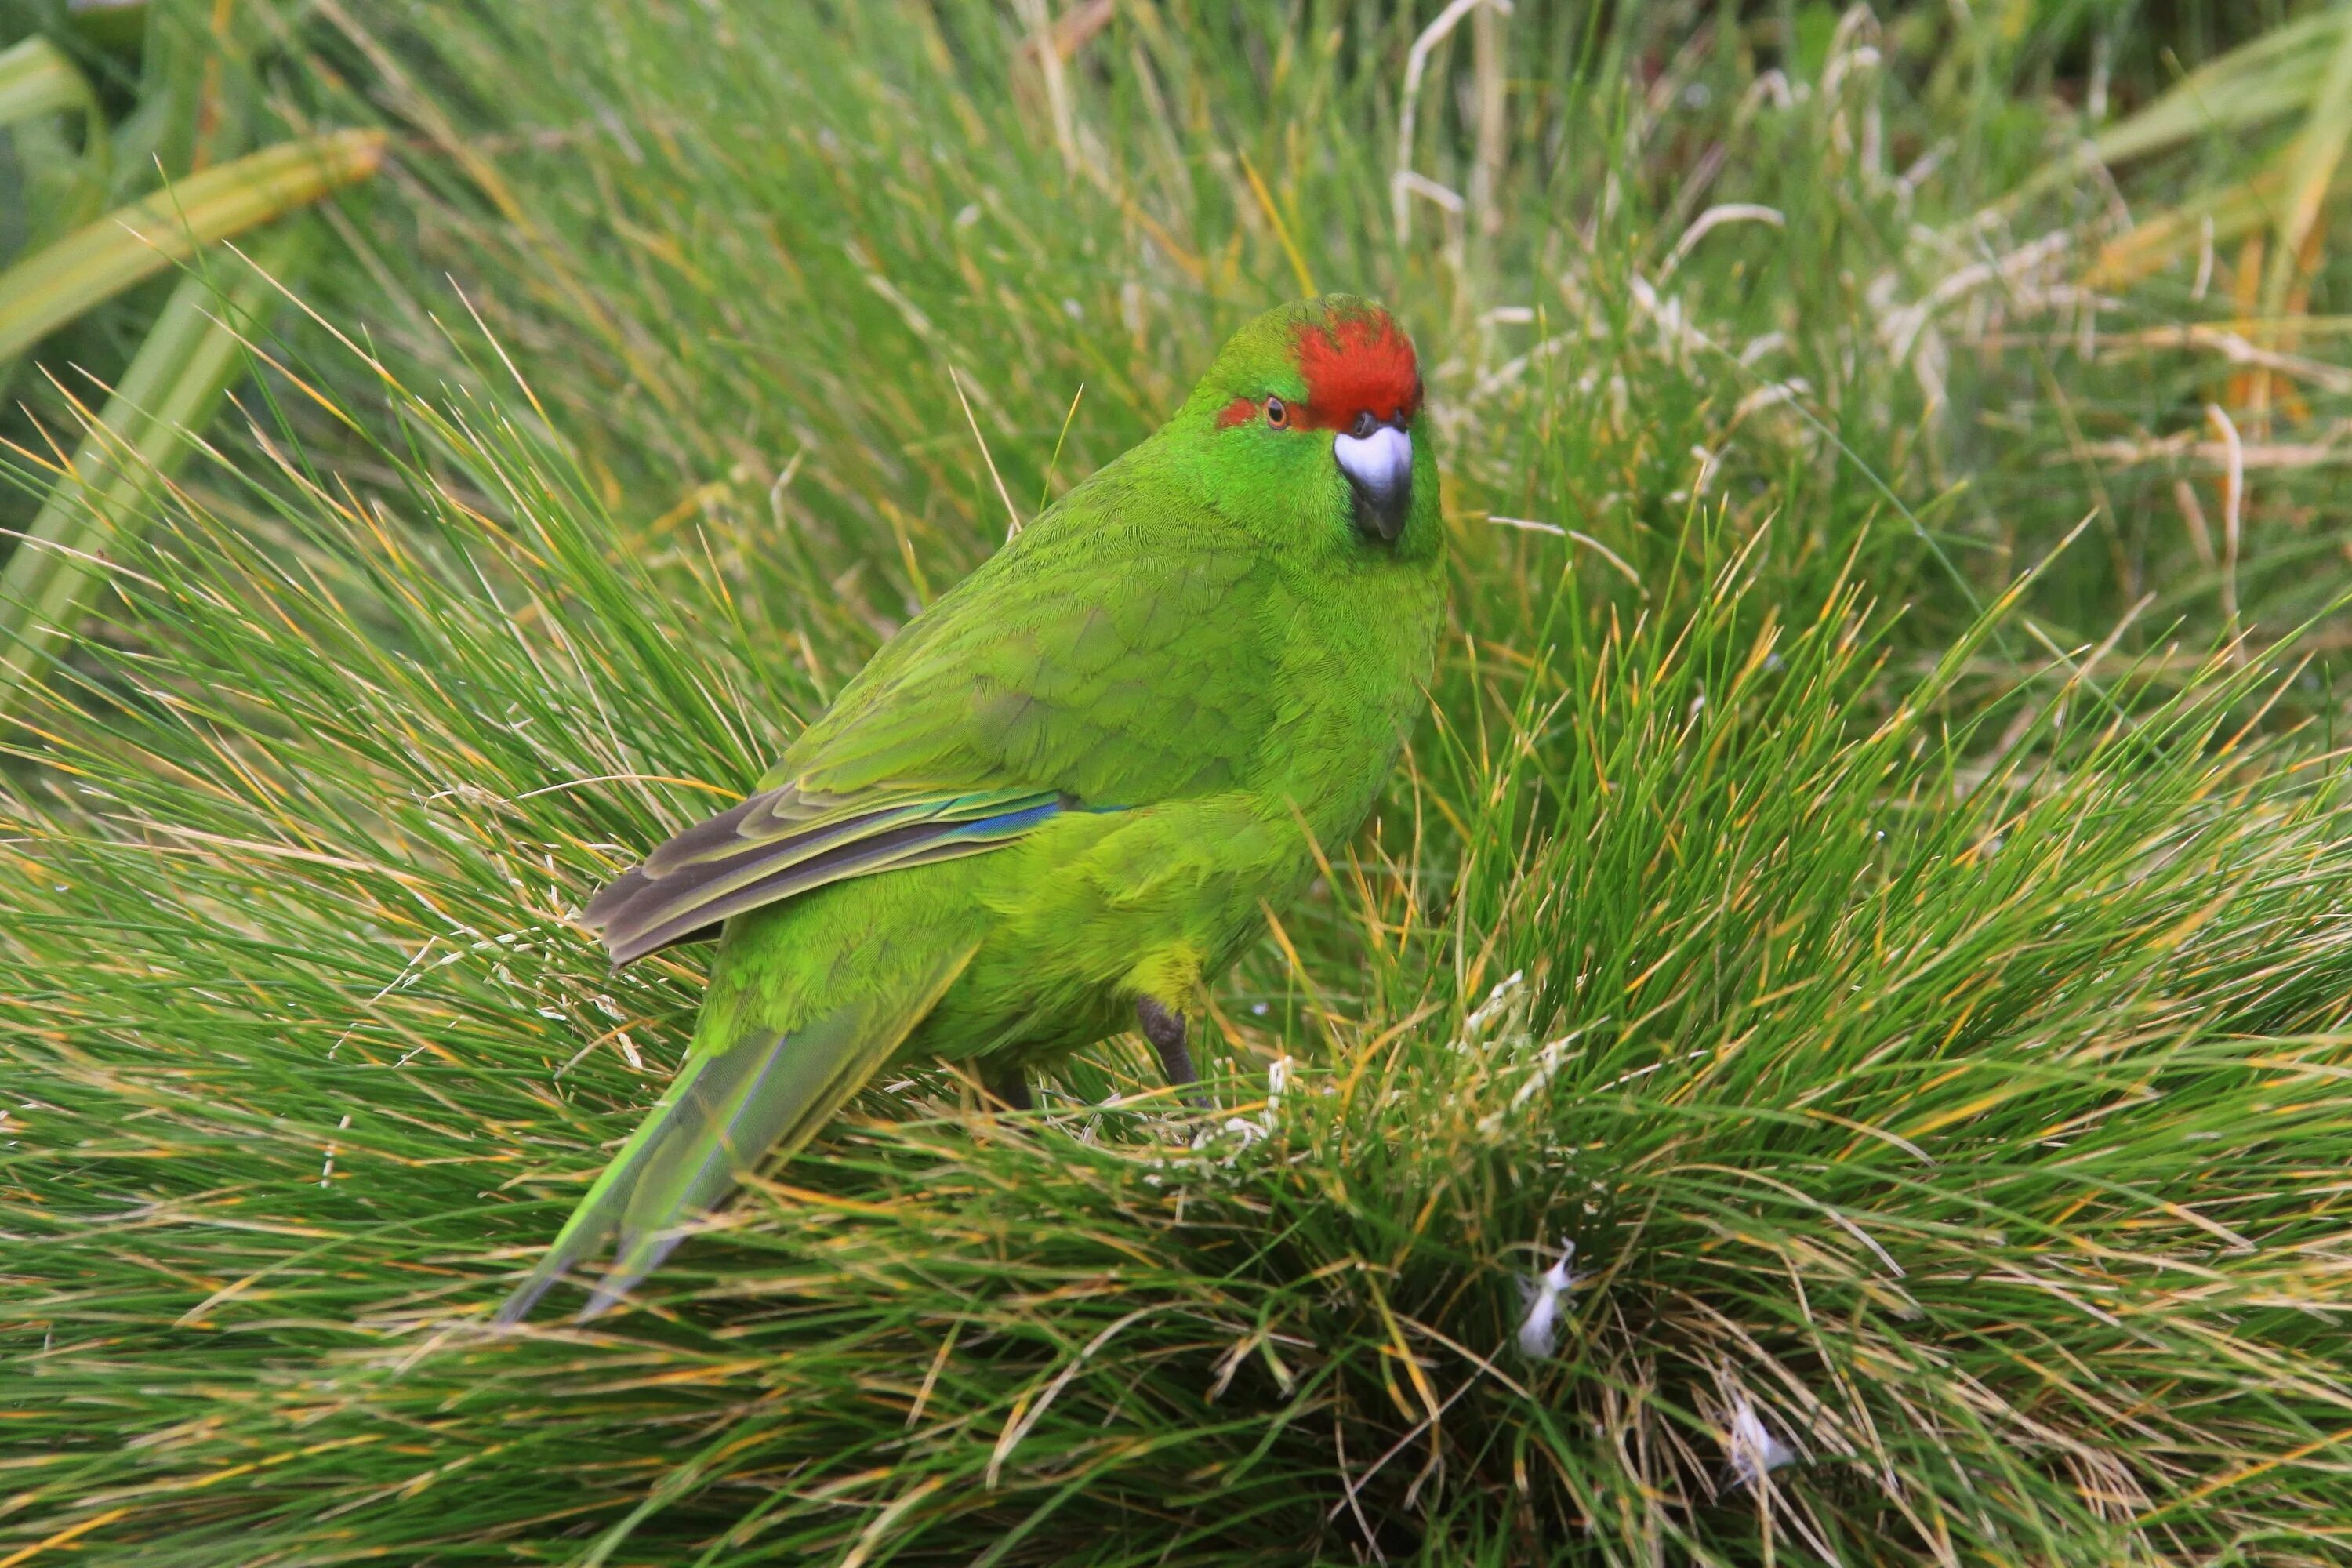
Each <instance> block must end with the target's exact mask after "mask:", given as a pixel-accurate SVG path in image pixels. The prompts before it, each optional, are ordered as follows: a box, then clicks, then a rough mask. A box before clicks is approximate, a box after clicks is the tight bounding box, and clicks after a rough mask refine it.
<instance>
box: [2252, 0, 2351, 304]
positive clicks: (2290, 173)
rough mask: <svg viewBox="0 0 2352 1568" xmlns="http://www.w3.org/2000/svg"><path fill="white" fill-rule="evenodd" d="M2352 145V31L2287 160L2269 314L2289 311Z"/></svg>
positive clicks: (2343, 37)
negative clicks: (2290, 293) (2307, 249)
mask: <svg viewBox="0 0 2352 1568" xmlns="http://www.w3.org/2000/svg"><path fill="white" fill-rule="evenodd" d="M2336 16H2338V17H2341V18H2344V19H2346V20H2347V22H2352V10H2345V9H2340V8H2339V9H2338V10H2337V11H2336ZM2347 142H2352V25H2347V26H2345V27H2344V28H2343V30H2342V32H2341V33H2340V34H2339V36H2338V37H2337V38H2336V50H2335V53H2334V54H2332V55H2331V56H2330V57H2329V58H2328V60H2327V74H2326V76H2325V77H2323V78H2322V79H2320V82H2319V85H2318V90H2317V92H2316V94H2315V96H2314V97H2313V99H2312V100H2311V114H2310V117H2309V118H2308V119H2306V120H2305V121H2304V123H2303V131H2302V133H2301V134H2299V135H2298V136H2296V137H2295V139H2294V145H2293V146H2292V147H2291V148H2289V149H2288V152H2287V154H2286V203H2285V205H2284V208H2283V209H2282V210H2281V211H2280V213H2279V219H2278V243H2277V244H2276V245H2274V246H2273V247H2272V248H2271V258H2270V266H2269V268H2267V271H2268V274H2269V275H2268V276H2267V277H2266V278H2264V279H2263V314H2265V315H2267V316H2271V317H2273V318H2275V317H2278V316H2281V315H2284V313H2285V310H2286V296H2287V290H2288V289H2289V288H2290V287H2291V286H2292V285H2293V283H2294V274H2295V268H2296V267H2297V266H2298V265H2299V264H2300V262H2301V258H2302V256H2303V243H2304V240H2305V238H2306V237H2309V235H2310V234H2311V229H2312V226H2313V225H2314V224H2315V223H2317V222H2318V221H2319V208H2320V205H2321V204H2322V203H2323V202H2325V201H2326V199H2327V186H2328V184H2329V182H2330V181H2332V180H2333V179H2335V177H2336V166H2337V165H2338V164H2339V163H2342V162H2343V159H2344V148H2345V144H2346V143H2347Z"/></svg>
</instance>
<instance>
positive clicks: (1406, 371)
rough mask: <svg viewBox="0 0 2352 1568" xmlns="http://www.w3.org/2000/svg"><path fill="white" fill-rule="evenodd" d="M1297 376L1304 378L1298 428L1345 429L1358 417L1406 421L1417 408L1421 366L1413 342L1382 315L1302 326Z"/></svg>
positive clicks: (1373, 313) (1419, 395)
mask: <svg viewBox="0 0 2352 1568" xmlns="http://www.w3.org/2000/svg"><path fill="white" fill-rule="evenodd" d="M1297 356H1298V374H1300V375H1302V376H1304V377H1306V378H1307V417H1306V418H1305V419H1304V420H1303V421H1301V423H1303V424H1307V425H1311V426H1316V427H1318V428H1319V429H1327V430H1344V429H1346V428H1347V427H1348V426H1349V425H1350V424H1352V423H1353V422H1354V420H1355V417H1356V416H1357V415H1358V414H1360V413H1367V412H1368V413H1370V415H1371V416H1372V417H1373V418H1375V419H1380V420H1388V419H1392V418H1396V417H1398V416H1400V415H1402V416H1403V417H1404V418H1405V419H1408V420H1410V419H1411V418H1412V416H1413V415H1414V413H1415V412H1416V411H1418V409H1419V408H1420V406H1421V367H1420V365H1419V364H1418V363H1415V361H1414V359H1413V354H1412V342H1411V341H1410V340H1408V339H1407V338H1406V337H1405V335H1404V334H1403V333H1402V332H1401V331H1397V325H1396V322H1395V321H1392V320H1391V319H1390V317H1389V315H1388V313H1387V312H1386V311H1384V310H1383V311H1375V312H1371V313H1369V314H1366V315H1361V316H1342V317H1340V318H1339V320H1338V321H1334V322H1332V323H1331V324H1330V325H1328V326H1314V325H1308V326H1302V327H1301V328H1299V330H1298V339H1297Z"/></svg>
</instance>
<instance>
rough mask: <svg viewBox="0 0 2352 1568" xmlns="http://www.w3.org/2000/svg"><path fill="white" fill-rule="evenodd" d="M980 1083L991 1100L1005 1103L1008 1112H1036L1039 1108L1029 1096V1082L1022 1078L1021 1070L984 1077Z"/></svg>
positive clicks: (1014, 1069)
mask: <svg viewBox="0 0 2352 1568" xmlns="http://www.w3.org/2000/svg"><path fill="white" fill-rule="evenodd" d="M980 1081H981V1085H982V1088H984V1089H987V1090H988V1092H989V1095H990V1096H991V1098H992V1099H995V1100H1002V1101H1003V1102H1004V1109H1006V1110H1035V1109H1036V1107H1037V1102H1036V1101H1035V1100H1033V1099H1031V1098H1030V1095H1029V1080H1028V1079H1025V1078H1024V1077H1022V1076H1021V1069H1020V1068H1005V1069H1004V1070H1003V1072H1001V1073H992V1074H989V1075H987V1076H984V1077H983V1078H982V1079H981V1080H980Z"/></svg>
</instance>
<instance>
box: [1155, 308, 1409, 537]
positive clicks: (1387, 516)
mask: <svg viewBox="0 0 2352 1568" xmlns="http://www.w3.org/2000/svg"><path fill="white" fill-rule="evenodd" d="M1421 390H1422V389H1421V365H1420V362H1419V360H1418V359H1417V358H1416V357H1415V355H1414V353H1413V350H1412V339H1411V338H1408V337H1406V336H1405V334H1404V331H1403V330H1402V328H1400V327H1399V326H1398V325H1397V324H1396V320H1395V318H1394V317H1392V316H1391V315H1390V314H1389V313H1388V311H1387V310H1383V309H1381V306H1380V305H1379V304H1377V303H1375V302H1374V301H1372V300H1365V299H1360V298H1358V297H1357V296H1355V295H1352V294H1324V295H1319V296H1318V297H1317V298H1315V299H1312V300H1297V301H1294V302H1293V303H1291V304H1287V305H1282V306H1278V307H1276V309H1274V310H1268V311H1267V312H1266V313H1265V315H1263V316H1260V317H1258V318H1257V320H1255V321H1252V322H1250V323H1249V324H1248V325H1247V326H1245V327H1244V328H1243V329H1242V330H1241V331H1238V332H1235V333H1234V336H1233V338H1232V341H1230V342H1227V343H1226V344H1225V346H1224V349H1223V352H1222V353H1219V354H1218V355H1217V361H1216V363H1214V364H1213V365H1212V366H1210V367H1209V373H1208V374H1206V375H1204V376H1202V378H1201V384H1199V385H1198V386H1196V387H1195V388H1193V390H1192V396H1191V398H1189V399H1188V400H1187V401H1186V403H1185V405H1184V408H1183V411H1182V412H1181V413H1180V414H1179V415H1178V416H1176V419H1175V420H1174V421H1173V422H1172V424H1171V431H1170V434H1171V436H1172V437H1176V438H1178V439H1180V440H1181V442H1182V443H1183V444H1184V445H1185V446H1186V447H1189V448H1190V449H1191V451H1192V454H1193V455H1194V457H1195V467H1196V468H1197V470H1198V471H1199V472H1201V473H1202V474H1203V475H1205V476H1206V477H1207V479H1208V480H1209V482H1210V484H1211V486H1212V487H1213V495H1212V499H1213V501H1214V502H1215V504H1216V505H1217V506H1218V508H1219V509H1220V510H1223V511H1225V512H1226V513H1227V514H1228V515H1230V516H1233V517H1234V518H1235V519H1236V520H1237V521H1243V522H1244V523H1245V524H1247V525H1249V526H1251V527H1253V528H1255V529H1256V530H1258V531H1262V532H1265V533H1266V534H1268V535H1269V536H1270V537H1269V542H1270V543H1275V544H1276V545H1278V546H1279V545H1295V546H1301V547H1305V548H1307V549H1309V550H1315V551H1318V552H1320V551H1328V550H1343V551H1347V552H1354V553H1359V554H1360V553H1364V552H1376V553H1381V554H1388V555H1405V556H1411V557H1413V558H1421V557H1423V556H1426V555H1428V554H1429V553H1430V552H1433V551H1434V550H1435V549H1436V548H1437V532H1438V529H1439V526H1440V525H1439V522H1438V517H1437V471H1436V466H1435V463H1434V461H1433V458H1432V456H1431V454H1430V453H1429V451H1428V450H1427V444H1426V443H1425V442H1424V441H1423V439H1422V437H1423V429H1422V421H1421Z"/></svg>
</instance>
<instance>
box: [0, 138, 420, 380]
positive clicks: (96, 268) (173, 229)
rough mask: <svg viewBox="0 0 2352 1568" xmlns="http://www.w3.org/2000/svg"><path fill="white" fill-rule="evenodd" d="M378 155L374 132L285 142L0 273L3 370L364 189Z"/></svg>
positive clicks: (380, 143) (380, 142)
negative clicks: (168, 277) (171, 276)
mask: <svg viewBox="0 0 2352 1568" xmlns="http://www.w3.org/2000/svg"><path fill="white" fill-rule="evenodd" d="M383 150H384V137H383V132H376V131H338V132H331V133H330V134H328V135H324V136H316V137H310V138H306V139H304V140H302V141H299V142H284V143H281V144H280V145H278V146H276V147H270V148H267V149H265V150H263V151H261V152H259V153H249V154H247V156H245V157H243V158H239V159H237V160H236V162H235V163H224V164H222V165H220V166H219V167H218V168H215V169H207V170H205V172H204V173H203V174H195V175H193V176H191V177H190V178H188V179H186V180H184V181H182V182H181V183H180V184H177V185H174V186H173V187H171V188H170V189H168V190H163V191H159V192H157V193H156V194H155V195H152V196H148V197H146V198H144V199H143V200H141V201H137V202H133V203H131V204H130V205H127V206H123V207H120V208H117V209H116V210H115V211H113V212H111V213H109V214H107V215H106V216H104V217H101V218H100V219H99V220H98V221H97V222H95V223H92V224H90V225H89V226H86V227H84V228H82V229H80V230H79V232H77V233H74V234H70V235H68V236H67V237H65V238H63V239H60V240H58V242H57V243H56V244H54V245H51V246H49V247H47V248H45V249H43V250H41V251H39V252H37V253H36V254H35V255H33V256H30V257H27V258H26V259H25V260H23V261H20V262H18V263H17V264H16V266H15V267H13V268H9V269H8V271H6V272H5V273H0V362H5V361H7V360H9V359H12V358H14V357H15V356H16V355H17V354H19V353H23V352H24V351H25V350H26V349H27V348H29V347H31V346H32V345H33V344H34V343H35V342H38V341H39V340H40V339H41V338H42V337H43V336H45V335H46V334H47V333H48V332H50V331H54V330H55V329H57V328H58V327H59V326H62V325H64V324H65V323H66V322H68V321H72V320H73V319H74V318H75V317H77V316H79V315H80V314H81V313H82V312H83V311H85V310H89V308H90V307H91V306H93V305H96V304H98V303H99V302H100V300H109V299H111V298H113V297H114V296H115V295H116V294H119V293H121V291H122V290H123V289H127V288H129V287H131V285H132V284H134V283H136V282H139V281H140V280H141V279H146V278H152V277H153V276H154V275H155V274H156V273H158V272H160V271H162V270H163V268H166V267H169V266H171V265H173V263H174V262H179V261H184V260H186V259H187V258H189V257H191V256H193V255H194V254H195V253H196V251H197V250H198V249H199V248H201V247H204V246H206V245H210V244H212V243H213V242H214V241H215V240H221V239H226V238H228V237H231V236H233V235H236V234H241V233H243V232H244V231H245V230H247V229H249V228H252V227H254V226H257V225H259V224H264V223H268V221H269V220H270V219H272V218H275V217H280V216H284V215H285V214H287V213H289V212H291V211H293V210H295V209H296V208H298V207H302V206H307V205H310V203H312V202H314V201H317V200H318V199H319V198H320V196H323V195H326V194H327V193H328V192H330V191H333V190H337V189H340V188H341V187H342V186H345V185H349V184H354V183H356V182H358V181H360V180H363V179H366V178H367V177H368V176H369V175H371V174H374V173H375V171H376V169H377V168H378V167H379V166H380V165H381V164H382V163H383Z"/></svg>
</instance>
